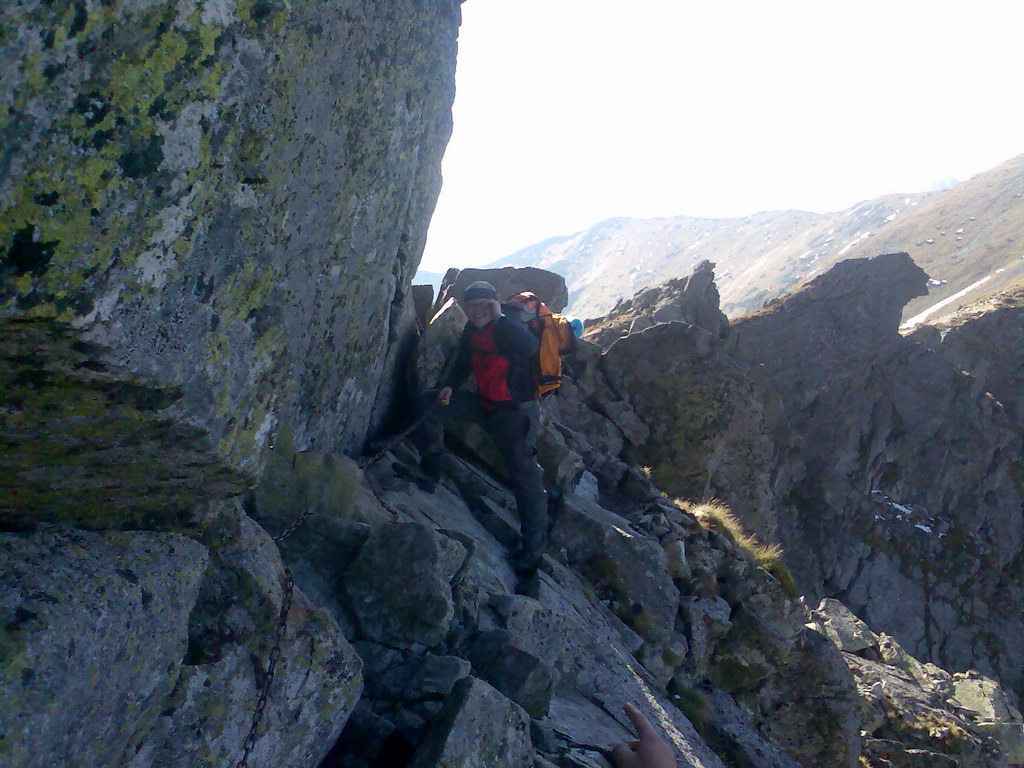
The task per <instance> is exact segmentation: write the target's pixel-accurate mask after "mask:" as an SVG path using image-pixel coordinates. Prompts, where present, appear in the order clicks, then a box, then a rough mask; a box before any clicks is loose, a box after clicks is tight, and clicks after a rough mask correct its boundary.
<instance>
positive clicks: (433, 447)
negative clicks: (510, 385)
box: [413, 389, 548, 575]
mask: <svg viewBox="0 0 1024 768" xmlns="http://www.w3.org/2000/svg"><path fill="white" fill-rule="evenodd" d="M438 391H439V390H436V389H433V390H429V391H427V392H425V393H423V394H422V395H421V396H420V399H419V402H417V410H418V412H419V413H421V414H422V413H424V412H426V413H427V415H426V416H425V417H424V419H423V422H422V423H421V424H420V426H419V428H418V429H417V430H416V431H415V432H414V433H413V441H414V442H415V444H416V447H417V448H418V449H419V451H420V453H421V454H423V455H426V454H428V453H432V452H436V451H440V450H442V448H443V447H444V425H445V424H451V423H453V422H473V423H476V424H479V425H480V426H481V427H483V429H484V431H486V432H487V434H488V435H490V437H491V439H492V440H494V442H495V444H496V445H497V446H498V449H499V450H500V451H501V454H502V456H503V457H504V458H505V464H506V465H507V466H508V471H509V475H510V476H511V481H512V492H513V493H514V494H515V497H516V507H517V508H518V510H519V526H520V532H521V534H522V539H521V541H522V543H521V545H520V548H519V551H518V552H517V553H516V554H515V558H514V559H513V567H514V568H515V570H516V573H518V574H520V575H523V574H529V573H531V572H533V571H535V570H536V569H537V568H538V567H539V566H540V563H541V558H543V556H544V550H545V548H546V547H547V543H548V542H547V539H548V502H547V495H546V493H545V491H544V471H543V470H542V469H541V467H540V465H539V464H538V463H537V459H536V455H537V433H538V431H539V430H540V410H539V407H538V403H537V402H536V401H533V402H530V403H524V404H523V406H522V407H520V408H496V409H494V410H490V409H488V408H485V407H484V406H483V405H481V403H480V400H479V398H478V397H477V396H476V395H475V394H474V393H472V392H467V391H465V390H459V391H456V392H454V393H453V394H452V399H451V402H450V403H448V405H447V406H441V405H436V406H435V407H433V408H432V407H431V406H432V405H435V404H436V402H437V393H438Z"/></svg>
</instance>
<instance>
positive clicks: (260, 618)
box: [97, 508, 363, 768]
mask: <svg viewBox="0 0 1024 768" xmlns="http://www.w3.org/2000/svg"><path fill="white" fill-rule="evenodd" d="M203 541H204V543H205V544H206V546H207V548H208V549H209V550H210V552H211V564H210V567H209V568H208V569H207V572H206V575H205V578H204V579H203V583H202V585H201V588H200V592H199V599H198V601H197V603H196V606H195V608H194V610H193V611H192V615H191V617H190V619H189V627H188V638H189V644H188V650H187V652H186V654H185V657H184V659H183V660H182V667H181V673H180V675H179V676H178V677H177V679H176V680H175V682H174V689H173V691H172V692H171V694H170V695H169V696H168V697H167V698H166V699H165V700H164V702H163V705H162V707H161V710H160V712H159V716H158V717H157V718H156V719H155V721H154V722H153V723H152V730H151V732H150V733H149V734H148V736H147V739H146V742H145V743H144V744H142V745H141V746H140V747H139V748H138V751H137V753H136V754H135V755H134V757H133V758H132V760H131V762H129V763H127V765H128V766H130V768H153V767H155V766H168V767H170V766H173V767H175V768H177V767H178V766H180V767H181V768H186V766H188V767H189V768H191V766H195V765H199V764H203V763H204V762H212V763H214V764H217V765H233V764H234V763H236V762H237V761H238V760H239V758H240V757H241V756H242V753H243V749H244V743H245V739H246V736H247V735H248V733H249V731H250V728H251V727H252V723H253V718H254V716H255V712H256V707H257V703H258V702H259V700H260V697H261V695H262V694H263V692H264V690H266V692H267V694H268V698H267V705H266V709H265V711H264V713H263V716H262V719H261V721H260V723H259V728H258V730H257V731H256V734H255V735H256V740H255V743H254V744H253V748H252V752H251V755H250V762H251V764H253V765H289V766H296V768H300V767H301V768H315V766H317V765H319V764H320V761H321V760H322V759H323V757H324V755H325V754H326V753H327V751H328V750H329V749H330V747H331V745H332V744H333V743H334V741H335V739H337V737H338V734H339V733H340V732H341V729H342V728H343V727H344V725H345V722H346V721H347V719H348V717H349V715H350V714H351V713H352V711H353V710H354V708H355V705H356V702H357V701H358V700H359V697H360V695H361V693H362V689H363V679H362V675H361V672H360V667H361V664H360V660H359V657H358V655H357V654H356V652H355V651H354V650H353V648H352V646H351V645H349V643H348V642H347V641H346V639H345V637H344V636H343V635H342V633H341V632H340V630H339V629H338V625H337V624H336V623H335V621H334V619H333V618H332V617H331V616H330V615H329V614H328V613H327V612H326V611H324V610H322V609H319V608H317V607H315V606H314V605H312V604H311V603H310V602H309V600H307V599H306V596H305V595H304V594H303V593H302V592H301V591H300V590H298V589H294V590H292V593H291V602H290V607H289V610H288V612H287V615H286V619H287V623H286V624H285V626H284V630H283V633H281V618H282V606H283V603H284V601H285V600H286V599H287V594H288V590H289V587H288V577H287V574H286V573H285V571H284V566H283V563H282V562H281V558H280V556H279V554H278V552H277V549H276V547H274V545H273V542H272V541H271V539H270V537H269V536H268V535H267V534H266V532H265V531H263V529H261V528H260V527H259V526H258V525H256V524H255V523H254V522H253V521H252V520H250V519H249V518H247V517H246V516H244V515H242V514H240V513H239V512H237V511H236V510H233V509H231V508H226V509H222V510H219V514H217V515H216V517H215V518H214V520H213V521H212V522H211V524H210V526H209V527H208V529H207V531H206V532H205V534H204V536H203ZM278 638H280V658H279V659H278V663H277V666H276V668H275V673H274V676H273V679H270V678H268V676H267V670H268V664H269V660H270V658H271V654H272V652H273V648H274V646H275V644H276V643H277V642H278ZM268 686H269V688H268ZM108 764H109V763H107V762H102V763H99V764H97V768H98V766H99V765H108Z"/></svg>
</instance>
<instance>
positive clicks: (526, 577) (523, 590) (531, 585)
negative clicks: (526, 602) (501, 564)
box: [516, 571, 540, 600]
mask: <svg viewBox="0 0 1024 768" xmlns="http://www.w3.org/2000/svg"><path fill="white" fill-rule="evenodd" d="M516 594H517V595H522V596H523V597H532V598H533V599H534V600H539V599H540V572H539V571H530V572H529V573H524V574H522V575H520V576H518V577H517V578H516Z"/></svg>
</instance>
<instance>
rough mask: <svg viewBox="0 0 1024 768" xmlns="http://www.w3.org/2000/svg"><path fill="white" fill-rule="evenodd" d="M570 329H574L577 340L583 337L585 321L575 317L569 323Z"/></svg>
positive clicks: (573, 333)
mask: <svg viewBox="0 0 1024 768" xmlns="http://www.w3.org/2000/svg"><path fill="white" fill-rule="evenodd" d="M569 327H570V328H572V335H573V336H575V337H576V338H577V339H578V338H580V337H581V336H582V335H583V321H582V320H580V319H579V318H578V317H574V318H572V320H570V321H569Z"/></svg>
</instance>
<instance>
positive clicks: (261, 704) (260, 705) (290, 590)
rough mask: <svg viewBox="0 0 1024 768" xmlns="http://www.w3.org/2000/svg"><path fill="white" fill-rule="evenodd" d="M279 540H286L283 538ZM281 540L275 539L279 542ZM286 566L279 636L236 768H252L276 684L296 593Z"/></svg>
mask: <svg viewBox="0 0 1024 768" xmlns="http://www.w3.org/2000/svg"><path fill="white" fill-rule="evenodd" d="M279 538H284V536H281V537H279ZM277 540H279V539H275V541H277ZM281 562H282V564H283V565H284V576H285V582H284V597H283V599H282V600H281V613H280V616H279V618H278V622H277V636H276V637H275V638H274V647H273V648H272V649H271V651H270V658H269V660H268V661H267V673H266V678H265V679H264V681H263V690H262V691H260V698H259V700H258V701H257V702H256V711H255V712H254V713H253V716H252V725H250V726H249V734H248V735H247V736H246V737H245V742H244V743H243V747H242V757H241V759H240V760H239V761H238V763H237V765H236V768H250V766H249V756H250V755H251V754H252V750H253V748H255V746H256V734H257V732H258V731H259V728H260V721H262V720H263V713H264V712H265V711H266V709H267V702H268V701H269V699H270V686H271V685H272V684H273V682H274V675H275V674H276V673H277V662H278V661H280V659H281V643H282V641H283V640H284V635H285V631H286V630H287V628H288V613H289V612H290V611H291V609H292V595H293V594H294V593H295V579H294V578H293V577H292V570H291V568H289V567H288V563H285V562H284V560H283V559H282V560H281Z"/></svg>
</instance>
